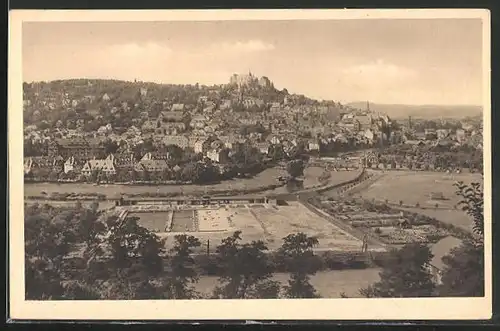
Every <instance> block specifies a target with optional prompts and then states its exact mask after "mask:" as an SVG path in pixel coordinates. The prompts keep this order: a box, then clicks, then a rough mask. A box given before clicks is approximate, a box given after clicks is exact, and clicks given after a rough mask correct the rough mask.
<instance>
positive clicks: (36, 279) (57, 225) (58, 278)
mask: <svg viewBox="0 0 500 331" xmlns="http://www.w3.org/2000/svg"><path fill="white" fill-rule="evenodd" d="M44 209H45V210H44ZM47 209H48V208H39V207H38V206H33V207H32V208H27V209H26V210H25V223H24V224H25V226H24V231H25V237H24V238H25V284H26V287H25V297H26V299H28V300H50V299H62V298H64V294H65V290H64V287H63V285H62V279H63V275H64V268H63V266H64V265H63V262H64V257H65V256H66V255H67V254H68V253H69V252H70V250H71V247H72V245H73V244H74V242H75V235H74V233H72V232H71V231H70V230H69V229H68V228H67V226H66V225H67V223H69V222H70V221H71V220H72V216H73V215H72V214H68V215H65V217H59V218H55V217H54V215H53V212H52V211H51V210H50V209H49V210H47Z"/></svg>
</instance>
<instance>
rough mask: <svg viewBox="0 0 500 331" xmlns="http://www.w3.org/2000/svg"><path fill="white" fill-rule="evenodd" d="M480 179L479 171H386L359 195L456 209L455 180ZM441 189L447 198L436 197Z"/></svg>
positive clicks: (457, 198) (406, 203)
mask: <svg viewBox="0 0 500 331" xmlns="http://www.w3.org/2000/svg"><path fill="white" fill-rule="evenodd" d="M458 181H463V182H464V183H471V182H481V181H482V180H481V176H480V175H479V174H445V173H440V172H413V171H391V172H386V173H385V174H384V175H383V176H381V177H380V178H379V179H378V180H377V181H376V182H375V183H373V184H372V185H370V186H369V187H368V188H366V189H365V190H363V191H361V192H359V194H360V195H361V196H362V197H363V198H366V199H369V200H371V199H375V200H379V201H380V200H386V199H387V200H388V201H389V202H390V203H396V204H397V203H399V201H400V200H402V201H403V204H404V205H412V206H415V205H416V204H417V203H419V204H420V206H421V207H434V205H435V204H436V203H438V204H439V206H441V207H448V208H451V209H453V207H454V205H455V204H456V203H457V202H458V201H459V197H457V196H456V194H455V191H456V188H455V187H454V186H453V184H454V183H456V182H458ZM434 192H440V193H442V194H443V196H444V198H445V200H433V199H431V197H430V194H431V193H434Z"/></svg>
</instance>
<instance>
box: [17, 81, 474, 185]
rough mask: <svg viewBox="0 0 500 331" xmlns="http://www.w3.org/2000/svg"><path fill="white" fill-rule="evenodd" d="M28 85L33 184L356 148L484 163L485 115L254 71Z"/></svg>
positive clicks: (219, 169)
mask: <svg viewBox="0 0 500 331" xmlns="http://www.w3.org/2000/svg"><path fill="white" fill-rule="evenodd" d="M23 92H24V110H23V112H24V122H25V123H24V124H25V125H24V160H25V161H24V174H25V179H26V180H34V181H86V182H96V181H104V180H105V181H107V182H133V181H146V182H147V181H155V182H162V181H163V182H168V181H174V182H189V181H191V182H207V181H214V180H219V179H228V178H233V177H236V176H248V175H253V174H256V173H258V172H259V171H262V170H263V169H265V168H266V166H269V165H275V164H276V163H279V162H281V161H285V160H293V159H296V158H298V157H299V156H301V155H309V156H313V157H319V156H330V157H337V156H340V155H341V154H345V153H348V152H353V151H363V152H364V154H363V155H364V166H365V167H369V168H370V167H384V168H386V167H389V168H391V167H392V168H401V169H403V168H405V169H425V170H434V169H435V170H442V171H455V170H459V169H464V168H466V169H469V170H471V171H480V170H481V169H482V141H483V137H482V121H481V118H479V117H478V118H466V119H455V120H437V121H436V120H435V121H429V120H427V121H426V120H422V119H412V118H411V117H409V118H407V119H391V118H389V117H388V116H387V115H385V114H382V113H376V112H373V111H371V110H370V103H369V102H366V107H365V109H354V108H351V107H349V106H344V105H342V104H341V103H338V102H334V101H317V100H312V99H310V98H307V97H305V96H303V95H297V94H290V93H289V92H288V91H287V90H286V89H283V90H278V89H276V88H275V87H274V84H273V82H272V81H271V80H270V79H269V78H267V77H265V76H263V77H257V76H255V75H253V74H252V73H248V74H243V75H239V74H234V75H232V76H231V77H230V78H229V81H228V83H227V84H224V85H216V86H203V85H199V84H195V85H159V84H153V83H144V82H138V81H134V82H124V81H112V80H86V79H79V80H64V81H52V82H40V83H24V86H23Z"/></svg>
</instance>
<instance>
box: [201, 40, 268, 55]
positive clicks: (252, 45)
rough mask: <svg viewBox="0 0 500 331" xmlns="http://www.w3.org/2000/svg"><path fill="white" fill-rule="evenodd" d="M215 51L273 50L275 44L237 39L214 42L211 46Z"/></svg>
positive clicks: (245, 51) (248, 51)
mask: <svg viewBox="0 0 500 331" xmlns="http://www.w3.org/2000/svg"><path fill="white" fill-rule="evenodd" d="M210 48H211V50H213V51H222V52H231V53H251V52H263V51H271V50H273V49H274V45H273V44H270V43H266V42H264V41H262V40H257V39H254V40H248V41H237V42H233V43H227V42H226V43H218V44H212V46H211V47H210Z"/></svg>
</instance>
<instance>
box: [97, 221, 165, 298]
mask: <svg viewBox="0 0 500 331" xmlns="http://www.w3.org/2000/svg"><path fill="white" fill-rule="evenodd" d="M138 220H139V218H138V217H127V218H125V219H123V220H122V219H118V218H116V217H111V218H109V219H108V220H107V226H108V231H109V236H107V249H108V250H109V252H110V253H111V261H110V262H111V265H110V266H111V267H112V270H113V271H112V274H111V275H110V280H109V281H108V283H109V284H108V296H109V297H110V298H114V299H116V298H124V299H155V298H158V299H159V298H163V297H164V296H163V293H161V291H160V289H161V286H159V285H158V284H155V283H154V282H153V281H154V280H156V279H157V278H158V277H159V276H160V275H161V273H162V272H163V256H162V255H163V254H164V253H165V249H164V247H165V243H164V240H162V239H160V238H159V237H158V236H156V235H155V234H154V233H152V232H151V231H149V230H147V229H146V228H144V227H142V226H140V225H139V224H138Z"/></svg>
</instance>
